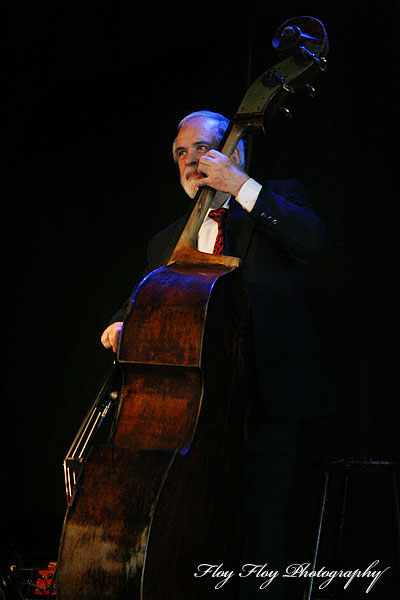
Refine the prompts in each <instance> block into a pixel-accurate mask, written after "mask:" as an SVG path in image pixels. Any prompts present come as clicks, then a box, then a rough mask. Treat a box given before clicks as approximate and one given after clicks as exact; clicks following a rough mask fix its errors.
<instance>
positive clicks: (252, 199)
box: [197, 179, 261, 254]
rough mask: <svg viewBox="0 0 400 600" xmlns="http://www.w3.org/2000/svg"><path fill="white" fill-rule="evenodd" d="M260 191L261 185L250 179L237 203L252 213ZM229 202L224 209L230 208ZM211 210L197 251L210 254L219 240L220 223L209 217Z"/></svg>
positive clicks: (201, 233)
mask: <svg viewBox="0 0 400 600" xmlns="http://www.w3.org/2000/svg"><path fill="white" fill-rule="evenodd" d="M260 190H261V185H260V184H259V183H257V182H256V181H254V179H248V180H247V181H246V182H245V183H244V184H243V185H242V187H241V188H240V190H239V193H238V195H237V196H236V201H237V202H239V204H241V205H242V206H243V208H244V209H245V210H247V211H248V212H250V211H251V210H252V209H253V207H254V205H255V203H256V201H257V198H258V194H259V193H260ZM229 200H230V198H228V200H227V201H226V202H225V204H224V205H223V207H224V208H228V206H229ZM210 210H212V209H211V208H210V209H209V210H208V212H207V215H206V218H205V219H204V221H203V224H202V226H201V227H200V231H199V235H198V236H197V249H198V250H201V251H202V252H208V254H212V253H213V250H214V244H215V240H216V239H217V234H218V223H217V222H216V221H214V220H213V219H210V218H209V217H208V213H209V212H210Z"/></svg>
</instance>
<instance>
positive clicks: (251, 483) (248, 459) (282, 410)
mask: <svg viewBox="0 0 400 600" xmlns="http://www.w3.org/2000/svg"><path fill="white" fill-rule="evenodd" d="M227 125H228V120H227V119H226V118H225V117H223V116H222V115H219V114H217V113H212V112H210V111H199V112H195V113H191V114H190V115H188V116H187V117H185V119H183V120H182V121H181V122H180V124H179V126H178V133H177V136H176V139H175V141H174V144H173V154H174V159H175V161H176V163H177V165H178V168H179V173H180V181H181V184H182V186H183V188H184V190H185V191H186V193H187V194H188V196H190V198H194V196H195V194H196V192H197V190H198V188H200V187H202V186H209V187H211V188H214V189H215V190H217V191H216V194H215V197H214V200H213V203H212V207H211V208H212V209H218V208H221V207H224V208H227V213H226V214H227V216H226V222H225V232H224V233H225V235H224V243H225V253H226V254H229V255H232V256H237V257H239V258H240V259H241V260H242V263H243V279H244V284H245V288H246V291H247V294H248V297H249V301H250V306H251V311H252V317H253V326H254V340H255V357H256V363H257V365H256V366H257V376H258V384H259V392H260V399H261V403H260V406H261V408H260V413H259V414H257V419H256V424H255V425H254V426H253V427H252V428H251V430H250V434H249V437H248V440H247V445H246V456H245V460H244V509H245V518H246V532H245V537H246V539H245V547H244V552H243V564H246V563H254V564H259V565H263V564H265V563H268V570H273V569H274V570H278V571H279V572H280V573H281V574H282V572H283V571H284V568H285V565H284V532H285V516H286V511H287V506H288V501H289V493H290V489H291V485H292V481H293V476H294V470H295V463H296V456H297V452H298V446H299V439H300V432H301V423H303V422H304V421H306V420H309V419H312V418H316V417H320V416H323V415H327V414H329V413H330V412H332V411H333V410H334V401H333V399H332V394H331V390H330V386H329V382H328V380H327V376H326V373H325V369H324V364H323V362H322V359H321V352H320V349H319V346H318V342H317V339H316V335H315V333H314V329H313V325H312V322H311V318H310V315H309V313H308V311H307V308H306V303H305V297H304V296H305V289H304V288H305V283H304V265H305V263H307V261H309V260H310V259H312V258H313V257H315V256H316V255H317V254H318V252H319V251H320V250H321V248H322V246H323V242H324V228H323V225H322V223H321V221H320V219H319V218H318V217H317V216H316V214H315V213H314V211H313V209H312V207H311V206H310V203H309V201H308V199H307V196H306V193H305V191H304V189H303V187H302V186H301V184H300V183H299V182H298V181H296V180H289V181H267V182H264V183H258V182H256V181H254V180H253V179H252V178H250V177H249V175H248V174H247V173H246V172H245V171H244V168H243V165H244V147H243V143H240V144H239V145H238V147H237V148H236V149H235V151H234V152H233V154H232V155H231V156H230V157H228V156H225V155H223V154H221V153H220V152H218V151H217V150H216V148H217V147H218V145H219V142H220V140H221V138H222V135H223V132H224V131H225V129H226V127H227ZM187 218H188V215H187V216H186V217H184V218H182V219H180V220H179V221H177V222H175V223H173V224H172V225H170V226H169V227H168V228H167V229H165V230H163V231H162V232H160V233H159V234H158V235H156V236H155V237H154V238H153V239H152V240H151V242H150V244H149V248H148V265H147V272H149V271H151V270H153V269H155V268H157V267H159V266H161V265H162V264H165V260H166V259H167V258H168V256H169V253H170V251H171V250H172V249H173V247H174V245H175V244H176V242H177V241H178V239H179V236H180V233H181V232H182V230H183V227H184V225H185V222H186V220H187ZM218 236H219V226H218V224H217V222H216V221H215V220H214V219H213V217H212V213H211V216H207V217H206V219H205V220H204V223H203V225H202V227H201V229H200V231H199V235H198V240H197V247H198V249H199V250H201V251H203V252H209V253H212V252H213V250H214V246H215V243H216V240H217V239H218ZM124 314H125V308H123V309H121V311H119V312H118V313H117V314H116V315H115V316H114V317H113V319H112V323H111V325H109V327H107V329H106V330H105V331H104V333H103V335H102V338H101V339H102V343H103V345H104V346H105V347H106V348H112V349H113V350H114V352H116V351H117V347H118V341H119V336H120V332H121V329H122V325H123V317H124ZM278 579H279V581H278ZM284 581H285V580H284V579H282V578H277V579H276V581H272V583H271V584H270V586H268V588H267V589H264V590H261V591H260V589H259V585H260V583H261V582H262V580H261V581H260V580H257V579H256V578H255V577H254V575H253V576H251V575H249V576H248V577H242V578H241V585H242V589H241V598H243V599H246V600H248V599H250V598H259V597H261V594H263V596H264V597H266V598H274V599H275V598H276V599H278V598H279V599H281V598H284V590H283V587H282V585H281V584H283V583H284Z"/></svg>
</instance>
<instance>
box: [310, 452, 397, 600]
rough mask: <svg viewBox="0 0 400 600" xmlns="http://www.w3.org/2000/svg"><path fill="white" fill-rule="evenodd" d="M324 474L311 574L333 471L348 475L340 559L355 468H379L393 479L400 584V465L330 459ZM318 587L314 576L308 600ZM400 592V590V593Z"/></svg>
mask: <svg viewBox="0 0 400 600" xmlns="http://www.w3.org/2000/svg"><path fill="white" fill-rule="evenodd" d="M323 466H324V473H323V485H322V495H321V503H320V509H319V516H318V522H317V532H316V537H315V545H314V553H313V557H312V564H311V566H310V570H311V571H315V570H316V564H317V558H318V551H319V546H320V541H321V535H322V527H323V521H324V517H325V512H326V505H327V498H328V490H329V483H330V479H331V475H332V471H333V470H335V469H340V470H342V472H343V473H344V485H343V496H342V500H341V512H340V524H339V532H338V539H337V554H336V556H337V560H338V559H339V557H340V553H341V549H342V541H343V532H344V526H345V522H346V505H347V494H348V485H349V477H350V475H351V473H352V472H353V471H354V470H355V469H372V468H374V469H379V470H385V471H386V472H387V473H388V475H389V477H390V482H391V487H392V500H393V520H394V525H395V530H396V541H395V552H396V562H397V565H396V567H397V576H398V579H397V581H398V583H399V582H400V507H399V490H398V481H397V469H398V468H399V466H400V462H397V461H390V460H381V459H377V458H365V457H359V458H337V459H330V460H327V461H326V462H324V463H323ZM313 584H314V577H311V578H310V580H309V584H308V589H307V591H306V594H305V600H311V598H312V596H311V594H312V590H313ZM399 585H400V584H399ZM399 591H400V590H399ZM330 597H331V598H332V599H335V598H336V593H334V595H333V596H330Z"/></svg>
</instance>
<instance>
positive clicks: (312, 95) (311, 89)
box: [306, 83, 317, 98]
mask: <svg viewBox="0 0 400 600" xmlns="http://www.w3.org/2000/svg"><path fill="white" fill-rule="evenodd" d="M306 88H307V90H308V95H309V96H310V98H315V96H316V94H317V92H316V91H315V87H313V86H312V85H310V84H309V83H307V85H306Z"/></svg>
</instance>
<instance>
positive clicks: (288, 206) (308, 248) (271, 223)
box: [249, 179, 325, 263]
mask: <svg viewBox="0 0 400 600" xmlns="http://www.w3.org/2000/svg"><path fill="white" fill-rule="evenodd" d="M249 214H250V216H251V217H252V218H253V219H255V220H256V223H257V225H258V227H259V228H260V229H261V230H262V231H264V232H265V234H266V235H269V236H270V237H271V238H273V239H274V240H275V241H276V242H278V243H279V244H280V245H282V246H283V247H284V248H285V249H286V250H287V252H288V253H289V254H290V255H291V256H292V258H294V259H295V260H297V261H299V262H302V263H304V262H308V261H309V260H311V259H312V258H315V257H316V256H318V254H319V253H320V251H321V249H322V247H323V245H324V242H325V228H324V225H323V223H322V221H321V220H320V218H319V217H318V216H317V215H316V214H315V212H314V210H313V208H312V207H311V205H310V202H309V199H308V197H307V193H306V191H305V189H304V187H303V186H302V184H301V183H300V182H299V181H298V180H296V179H290V180H286V181H281V182H270V183H268V182H267V183H266V184H265V185H263V187H262V188H261V191H260V193H259V196H258V198H257V201H256V204H255V205H254V208H253V209H252V211H251V212H250V213H249Z"/></svg>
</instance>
